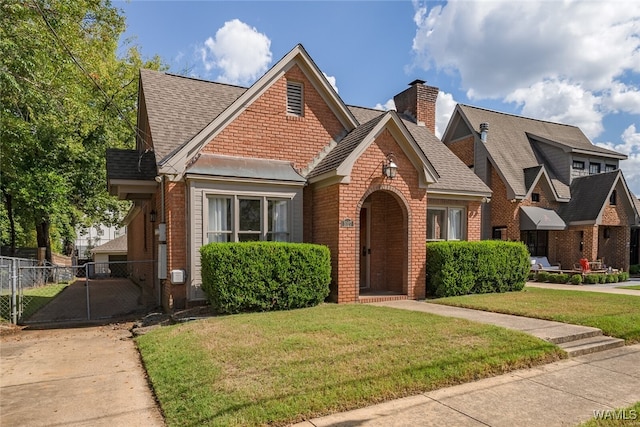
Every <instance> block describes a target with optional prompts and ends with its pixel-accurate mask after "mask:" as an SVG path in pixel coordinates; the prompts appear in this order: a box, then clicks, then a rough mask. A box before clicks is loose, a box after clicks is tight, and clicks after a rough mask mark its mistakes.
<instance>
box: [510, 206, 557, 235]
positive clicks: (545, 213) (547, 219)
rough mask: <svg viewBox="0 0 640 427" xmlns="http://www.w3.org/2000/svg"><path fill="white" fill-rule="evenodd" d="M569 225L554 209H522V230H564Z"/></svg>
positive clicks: (527, 207) (524, 207)
mask: <svg viewBox="0 0 640 427" xmlns="http://www.w3.org/2000/svg"><path fill="white" fill-rule="evenodd" d="M566 228H567V224H565V222H564V221H563V220H562V218H560V216H559V215H558V214H557V213H556V211H554V210H552V209H545V208H539V207H536V206H521V207H520V230H564V229H566Z"/></svg>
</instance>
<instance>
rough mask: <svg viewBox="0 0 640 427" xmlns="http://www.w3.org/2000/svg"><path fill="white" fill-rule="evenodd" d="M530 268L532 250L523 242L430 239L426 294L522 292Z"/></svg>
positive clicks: (440, 295)
mask: <svg viewBox="0 0 640 427" xmlns="http://www.w3.org/2000/svg"><path fill="white" fill-rule="evenodd" d="M530 268H531V263H530V261H529V253H528V252H527V249H526V247H525V246H524V244H522V243H520V242H503V241H497V240H483V241H480V242H429V243H427V267H426V270H427V295H429V296H435V297H438V298H440V297H448V296H455V295H467V294H482V293H491V292H507V291H519V290H521V289H522V288H523V287H524V284H525V282H526V280H527V278H528V275H529V270H530Z"/></svg>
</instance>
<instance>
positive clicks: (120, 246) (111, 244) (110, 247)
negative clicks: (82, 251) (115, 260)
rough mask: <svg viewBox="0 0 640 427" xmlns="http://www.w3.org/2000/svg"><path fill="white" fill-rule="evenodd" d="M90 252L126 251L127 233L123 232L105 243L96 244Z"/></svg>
mask: <svg viewBox="0 0 640 427" xmlns="http://www.w3.org/2000/svg"><path fill="white" fill-rule="evenodd" d="M91 253H92V254H126V253H127V235H126V234H123V235H122V236H120V237H116V238H115V239H113V240H109V241H108V242H107V243H105V244H103V245H100V246H96V247H95V248H93V249H91Z"/></svg>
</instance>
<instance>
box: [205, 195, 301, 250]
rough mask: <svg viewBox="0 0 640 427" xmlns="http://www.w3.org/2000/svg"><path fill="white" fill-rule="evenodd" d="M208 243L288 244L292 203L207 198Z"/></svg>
mask: <svg viewBox="0 0 640 427" xmlns="http://www.w3.org/2000/svg"><path fill="white" fill-rule="evenodd" d="M207 199H208V211H209V212H208V225H207V232H206V234H207V242H208V243H212V242H248V241H256V240H270V241H277V242H288V241H289V239H290V229H291V223H290V218H291V213H290V209H291V200H290V199H279V198H272V197H264V196H256V197H253V196H238V195H233V196H218V195H212V196H208V197H207Z"/></svg>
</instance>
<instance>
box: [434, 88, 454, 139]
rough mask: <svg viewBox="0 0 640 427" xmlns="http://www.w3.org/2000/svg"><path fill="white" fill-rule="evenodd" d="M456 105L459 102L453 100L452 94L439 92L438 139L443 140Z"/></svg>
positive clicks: (437, 102) (437, 113)
mask: <svg viewBox="0 0 640 427" xmlns="http://www.w3.org/2000/svg"><path fill="white" fill-rule="evenodd" d="M456 104H457V102H456V101H455V100H454V99H453V95H452V94H450V93H445V92H442V91H440V92H438V98H437V99H436V136H437V137H438V138H441V137H442V134H443V133H444V131H445V129H447V125H448V124H449V119H451V116H452V115H453V110H454V109H455V108H456Z"/></svg>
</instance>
